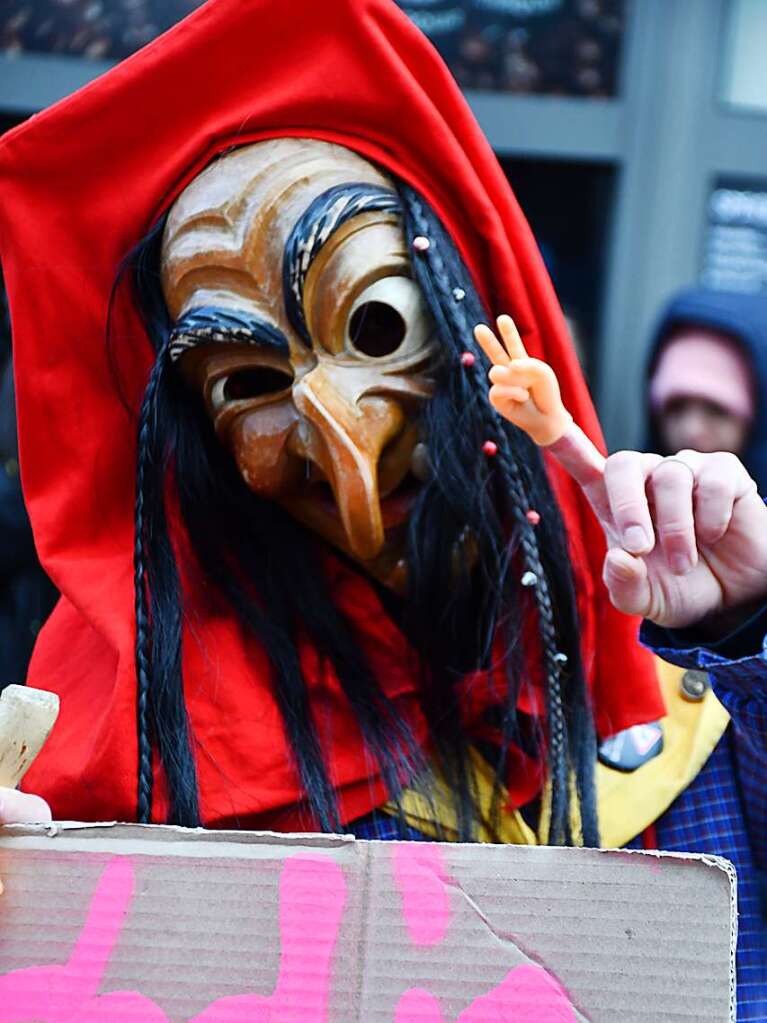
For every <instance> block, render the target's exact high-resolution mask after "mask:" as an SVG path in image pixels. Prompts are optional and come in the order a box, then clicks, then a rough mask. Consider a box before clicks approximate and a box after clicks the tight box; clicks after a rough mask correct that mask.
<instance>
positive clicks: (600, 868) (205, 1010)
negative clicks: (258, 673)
mask: <svg viewBox="0 0 767 1023" xmlns="http://www.w3.org/2000/svg"><path fill="white" fill-rule="evenodd" d="M0 877H2V879H3V882H4V884H5V893H4V894H3V895H2V896H1V897H0V1023H352V1021H355V1023H356V1021H359V1023H362V1021H364V1023H575V1021H578V1023H616V1021H621V1023H640V1021H641V1023H646V1021H647V1020H653V1023H663V1021H668V1023H671V1021H673V1020H679V1019H694V1020H696V1021H697V1023H727V1021H728V1020H731V1019H732V1020H734V1018H735V1016H734V1001H733V982H732V978H733V976H734V937H735V909H734V891H735V877H734V871H733V869H732V867H731V865H730V864H729V863H727V862H726V861H724V860H720V859H716V858H713V857H702V856H682V855H672V854H668V855H651V854H645V853H629V852H599V851H596V850H581V849H569V850H565V849H546V848H522V847H517V846H467V845H437V844H432V843H423V844H422V843H399V842H359V841H355V840H354V839H350V838H334V837H326V836H293V835H261V834H253V833H235V832H224V833H222V832H218V833H215V832H196V831H192V832H190V831H183V830H181V829H175V828H157V827H140V826H123V825H120V826H111V825H104V826H87V827H86V826H73V825H54V826H52V828H50V829H49V831H48V832H46V831H45V829H44V828H28V827H27V828H22V827H9V828H5V829H0Z"/></svg>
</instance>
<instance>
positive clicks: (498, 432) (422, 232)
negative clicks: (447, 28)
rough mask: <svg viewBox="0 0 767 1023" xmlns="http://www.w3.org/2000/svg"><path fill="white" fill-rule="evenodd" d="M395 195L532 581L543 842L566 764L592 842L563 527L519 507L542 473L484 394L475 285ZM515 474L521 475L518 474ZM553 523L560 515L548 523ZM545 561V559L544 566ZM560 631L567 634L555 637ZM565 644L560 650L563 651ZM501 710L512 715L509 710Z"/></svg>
mask: <svg viewBox="0 0 767 1023" xmlns="http://www.w3.org/2000/svg"><path fill="white" fill-rule="evenodd" d="M401 192H402V195H403V200H404V205H405V210H406V226H407V230H408V235H409V241H410V242H411V245H412V242H413V240H414V238H415V237H418V236H420V237H424V238H427V239H428V240H429V245H428V247H427V246H423V247H421V246H419V247H417V248H416V252H417V254H416V255H415V257H414V271H415V277H416V279H417V280H418V283H419V284H420V285H421V288H422V290H423V291H424V293H425V294H426V295H427V301H428V303H429V306H430V308H431V310H432V312H433V313H434V311H435V307H438V308H439V310H440V315H438V317H437V320H438V325H439V321H440V320H441V321H442V324H441V325H442V327H443V329H442V330H441V331H440V340H441V342H442V345H443V351H444V347H445V346H446V342H447V344H450V343H451V342H452V348H453V351H452V352H451V353H449V355H447V357H448V358H452V360H453V363H454V365H457V364H459V363H460V357H461V354H462V352H464V351H470V352H471V353H472V355H474V360H473V362H471V363H470V365H468V366H464V365H461V369H462V370H463V373H464V374H465V375H467V376H469V378H470V379H471V381H472V387H473V390H474V391H475V395H476V397H475V399H474V402H473V404H475V405H476V407H478V408H479V410H480V411H481V419H482V423H483V426H484V427H485V430H486V439H487V440H490V441H492V442H493V444H494V445H495V454H494V456H493V458H492V472H493V474H494V475H495V476H496V477H497V481H498V484H499V485H498V487H497V492H498V494H499V497H500V499H501V501H502V506H503V509H504V512H505V516H506V519H505V526H506V528H507V529H508V528H511V530H512V533H513V537H512V542H513V543H514V544H518V546H519V549H520V550H521V554H522V563H523V569H524V572H523V578H524V581H525V583H531V584H532V585H530V586H529V589H531V590H532V593H533V596H534V601H535V606H536V610H537V620H538V628H539V633H540V639H541V647H542V653H543V667H544V672H545V678H546V709H547V731H548V736H547V739H548V744H547V745H548V763H549V776H550V782H551V811H550V827H549V841H550V842H551V843H553V844H563V843H569V842H570V841H571V839H572V836H571V828H570V797H569V793H570V772H571V770H572V771H573V773H574V775H575V783H576V791H577V793H578V797H579V804H580V813H581V823H582V829H583V838H584V841H585V842H586V844H588V845H597V844H598V842H599V834H598V826H597V820H596V797H595V793H594V766H595V763H596V737H595V733H594V728H593V723H592V721H591V715H590V711H589V708H588V705H587V699H586V685H585V681H584V678H583V670H582V665H581V658H580V650H579V644H578V629H577V612H576V609H575V596H574V587H573V583H572V579H571V577H570V573H569V557H568V555H567V550H566V544H564V545H563V543H562V540H563V536H564V526H563V525H562V523H561V517H560V516H559V515H558V514H557V512H556V511H555V510H554V507H553V505H554V502H553V501H552V500H549V501H548V502H547V503H548V505H549V507H548V511H547V515H546V520H548V521H546V523H545V525H544V530H543V531H541V530H540V526H539V527H538V528H535V527H534V526H533V524H532V523H531V522H530V521H529V519H528V515H527V513H528V512H529V511H530V510H531V509H532V508H534V507H535V506H536V505H538V504H540V502H539V500H538V498H533V497H532V495H531V493H530V489H529V484H530V483H531V482H535V483H537V485H538V489H539V490H540V489H542V485H543V488H545V489H548V488H547V486H546V484H545V469H544V467H543V464H542V460H541V459H540V457H535V456H537V452H533V451H531V450H530V442H529V441H528V440H527V438H526V437H525V436H524V435H523V434H522V433H521V431H519V430H517V429H516V428H515V427H514V426H512V425H511V424H508V423H506V422H505V421H504V420H502V419H501V417H499V416H498V414H497V413H496V412H495V410H494V409H493V407H492V406H491V405H490V402H489V399H488V398H487V392H488V383H487V376H486V362H485V360H484V354H483V353H482V352H481V350H480V349H479V348H478V346H477V345H476V343H475V342H474V339H473V327H474V325H475V324H476V323H478V322H482V321H486V320H487V314H486V311H485V310H484V309H483V308H482V307H481V303H480V301H479V297H478V295H477V293H476V290H475V289H474V288H473V286H472V285H471V283H470V277H469V273H468V271H467V269H466V267H465V266H464V265H463V263H462V261H461V260H460V257H459V256H458V254H457V251H456V249H455V246H454V245H453V244H452V242H451V241H450V240H449V237H448V235H447V233H446V232H445V230H444V228H443V227H442V225H441V224H440V223H439V221H438V220H437V218H436V216H435V215H434V213H433V212H432V211H431V210H429V209H428V207H426V205H425V204H424V202H423V201H422V200H421V198H420V197H419V195H418V194H417V193H416V192H415V191H413V190H412V189H410V188H408V187H403V188H402V189H401ZM418 249H420V252H418ZM456 372H459V371H458V370H456ZM476 439H477V438H475V440H476ZM536 463H537V464H536ZM523 467H524V468H523ZM523 473H524V476H526V477H527V479H525V478H524V477H523ZM552 519H558V520H559V521H558V522H556V523H554V522H552ZM552 526H554V529H553V530H552V528H551V527H552ZM542 532H545V533H547V534H549V535H548V536H547V537H546V539H548V540H549V541H551V540H554V541H555V543H554V544H553V545H552V546H553V547H554V548H555V549H557V550H558V553H559V554H560V555H564V556H563V557H561V560H559V559H558V571H557V575H558V589H559V603H560V614H559V619H560V626H559V628H558V622H557V613H556V611H555V607H554V604H553V601H552V593H551V588H550V584H549V573H550V571H551V569H550V568H549V569H548V570H547V567H545V566H544V564H543V561H542V558H541V548H540V545H539V542H538V537H539V535H542ZM556 534H558V535H556ZM563 546H564V548H565V549H564V550H562V547H563ZM551 563H552V562H551V558H549V565H551ZM562 627H564V630H565V632H566V637H565V636H562V635H561V634H560V629H561V628H562ZM513 640H514V637H512V641H513ZM565 645H566V646H567V652H565V649H564V647H565ZM566 668H567V674H565V669H566ZM567 683H569V687H568V691H567V692H566V693H564V692H563V686H564V685H565V684H567ZM509 689H510V697H512V698H516V692H515V687H514V686H513V685H510V686H509ZM566 703H567V705H568V706H567V709H566ZM509 710H510V711H511V712H512V716H513V708H509ZM568 725H569V727H568Z"/></svg>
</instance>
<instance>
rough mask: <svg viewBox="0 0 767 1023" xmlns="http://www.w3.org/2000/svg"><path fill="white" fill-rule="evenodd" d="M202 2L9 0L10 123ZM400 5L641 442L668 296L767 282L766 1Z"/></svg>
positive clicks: (4, 35) (5, 21)
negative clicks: (526, 225) (494, 159)
mask: <svg viewBox="0 0 767 1023" xmlns="http://www.w3.org/2000/svg"><path fill="white" fill-rule="evenodd" d="M200 2H201V0H0V51H1V52H0V118H1V122H0V127H1V128H2V130H7V129H8V128H10V127H12V126H13V125H14V124H17V123H18V122H19V121H21V120H23V119H24V118H25V117H27V116H29V115H30V114H32V113H34V112H35V111H37V110H40V109H42V108H44V107H45V106H47V105H49V104H50V103H53V102H54V101H55V100H57V99H59V98H61V97H62V96H64V95H66V94H67V93H69V92H71V91H72V90H74V89H75V88H77V87H78V86H80V85H82V84H83V83H85V82H86V81H88V80H89V79H90V78H92V77H94V76H96V75H98V74H100V73H101V72H103V71H104V70H105V69H106V68H108V67H109V66H111V65H112V64H113V63H115V62H116V61H119V60H121V59H122V58H124V57H126V56H128V55H129V54H130V53H132V52H133V51H134V50H136V49H137V48H139V47H140V46H142V45H144V44H145V43H147V42H149V41H150V40H151V39H152V38H154V37H155V36H156V35H158V34H159V33H160V32H162V31H163V30H165V29H166V28H168V27H169V26H170V25H171V24H173V23H174V22H175V21H177V20H178V19H180V18H182V17H183V16H184V15H185V14H187V13H189V12H190V11H191V10H193V9H194V8H196V7H198V6H200ZM279 2H289V0H279ZM318 2H321V0H318ZM400 6H402V7H403V9H404V10H405V11H406V13H407V14H408V15H409V16H410V17H411V18H412V19H413V21H415V22H416V24H418V25H419V27H420V28H421V29H422V30H423V31H424V32H425V33H426V34H427V35H428V36H429V37H430V39H431V40H432V41H433V43H434V45H435V46H436V47H437V48H438V49H439V51H440V52H441V53H442V54H443V56H444V57H445V59H446V61H447V63H448V64H449V66H450V68H451V69H452V71H453V73H454V74H455V76H456V79H457V80H458V82H459V83H460V85H461V87H462V88H463V89H464V90H465V92H466V95H467V98H468V100H469V103H470V104H471V106H472V107H473V109H474V111H475V113H476V116H477V118H478V120H479V122H480V124H481V125H482V128H483V129H484V131H485V133H486V135H487V136H488V138H489V139H490V142H491V144H492V145H493V147H494V149H495V150H496V152H497V154H498V156H499V159H500V161H501V163H502V165H503V167H504V170H505V171H506V173H507V175H508V177H509V179H510V181H511V182H512V184H513V186H514V189H515V191H516V193H517V196H518V198H519V200H520V202H521V204H522V207H523V208H524V210H525V212H526V213H527V216H528V218H529V220H530V222H531V224H532V227H533V230H534V231H535V234H536V236H537V238H538V241H539V244H540V246H541V248H542V250H543V253H544V256H545V259H546V262H547V264H548V267H549V270H550V272H551V275H552V277H553V279H554V282H555V285H556V288H557V290H558V293H559V296H560V299H561V301H562V304H563V306H564V307H565V310H566V313H567V315H568V318H569V320H570V323H571V326H572V331H573V335H574V339H575V342H576V345H577V347H578V349H579V351H580V353H581V355H582V359H583V363H584V367H585V369H586V372H587V375H588V379H589V382H590V385H591V387H592V391H593V394H594V397H595V400H596V402H597V405H598V408H599V411H600V414H601V417H602V421H603V424H604V427H605V431H606V433H607V437H608V441H609V443H610V446H611V447H613V448H615V447H618V446H626V445H636V444H639V443H641V438H642V435H643V430H644V424H643V418H644V416H645V411H644V398H643V390H644V363H645V359H646V353H647V349H648V346H649V343H650V335H651V329H652V324H653V322H654V321H655V319H656V317H657V315H658V311H659V308H660V307H661V305H662V304H663V302H664V301H665V299H666V298H667V297H668V296H669V295H670V294H672V293H673V292H674V291H676V290H677V289H678V288H679V287H680V286H682V285H686V284H692V283H696V282H697V283H703V284H705V285H707V286H709V287H711V288H715V289H726V290H730V291H738V292H748V293H758V292H761V291H765V290H767V61H765V56H764V54H765V53H767V0H401V4H400Z"/></svg>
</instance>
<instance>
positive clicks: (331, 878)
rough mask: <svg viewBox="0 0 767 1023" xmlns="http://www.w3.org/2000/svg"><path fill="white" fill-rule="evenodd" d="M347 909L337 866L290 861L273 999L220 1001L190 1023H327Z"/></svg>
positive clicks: (305, 858) (282, 899)
mask: <svg viewBox="0 0 767 1023" xmlns="http://www.w3.org/2000/svg"><path fill="white" fill-rule="evenodd" d="M345 904H346V881H345V880H344V875H343V872H342V870H341V868H340V867H339V866H338V865H337V864H335V863H333V862H332V861H330V860H328V859H325V858H323V857H310V856H295V857H292V858H291V859H289V860H287V861H286V863H285V866H284V867H283V869H282V874H281V876H280V941H281V946H280V947H281V949H282V951H281V955H280V973H279V977H278V979H277V984H276V986H275V989H274V993H273V994H271V995H269V996H268V997H263V996H262V995H233V996H231V997H229V998H220V999H219V1000H218V1001H217V1002H213V1003H212V1004H211V1005H209V1006H208V1008H207V1009H205V1010H204V1011H203V1012H201V1013H200V1014H199V1016H195V1017H194V1019H193V1020H191V1021H190V1023H325V1021H326V1020H327V1018H328V1002H329V999H330V978H331V973H332V960H333V952H334V950H335V946H336V942H337V940H338V932H339V930H340V928H341V918H342V916H343V911H344V906H345ZM309 906H310V907H311V914H312V916H311V920H312V923H311V927H307V907H309Z"/></svg>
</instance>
